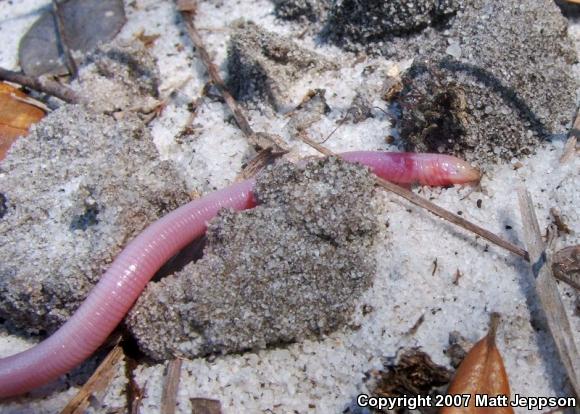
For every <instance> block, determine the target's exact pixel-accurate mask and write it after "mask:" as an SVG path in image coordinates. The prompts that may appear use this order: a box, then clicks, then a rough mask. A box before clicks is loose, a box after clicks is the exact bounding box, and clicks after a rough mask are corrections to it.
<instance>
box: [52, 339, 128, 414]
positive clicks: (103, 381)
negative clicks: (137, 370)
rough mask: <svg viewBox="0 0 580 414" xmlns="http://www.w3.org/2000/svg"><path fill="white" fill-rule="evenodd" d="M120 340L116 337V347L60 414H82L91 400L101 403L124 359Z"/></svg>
mask: <svg viewBox="0 0 580 414" xmlns="http://www.w3.org/2000/svg"><path fill="white" fill-rule="evenodd" d="M120 339H121V336H120V335H119V336H117V338H116V345H115V346H114V347H113V349H112V350H111V351H110V352H109V354H108V355H107V356H106V357H105V359H104V360H103V362H101V365H99V367H98V368H97V370H96V371H95V372H94V373H93V375H91V377H90V378H89V380H88V381H87V382H86V384H85V385H83V386H82V388H81V389H80V390H79V392H78V393H77V394H76V395H75V396H74V398H73V399H72V400H70V401H69V402H68V404H67V405H66V407H64V408H63V410H62V411H61V412H60V414H82V413H84V412H85V411H86V409H87V408H88V407H89V405H90V404H91V402H92V400H94V399H96V400H97V401H101V400H102V399H103V398H104V396H105V394H106V392H107V389H108V388H109V385H110V384H111V381H112V380H113V378H114V376H115V371H116V368H117V365H118V364H119V362H120V361H121V360H122V359H123V357H124V353H123V348H122V347H121V345H120V343H119V342H120Z"/></svg>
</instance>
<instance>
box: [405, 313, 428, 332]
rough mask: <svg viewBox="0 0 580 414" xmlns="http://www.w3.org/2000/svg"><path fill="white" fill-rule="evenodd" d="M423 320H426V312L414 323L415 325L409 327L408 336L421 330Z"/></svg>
mask: <svg viewBox="0 0 580 414" xmlns="http://www.w3.org/2000/svg"><path fill="white" fill-rule="evenodd" d="M423 322H425V314H422V315H421V316H419V319H417V320H416V321H415V323H414V324H413V326H411V327H410V328H409V330H408V331H407V332H405V335H406V336H413V335H415V334H416V333H417V331H418V330H419V328H420V327H421V325H423Z"/></svg>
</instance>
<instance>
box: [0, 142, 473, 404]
mask: <svg viewBox="0 0 580 414" xmlns="http://www.w3.org/2000/svg"><path fill="white" fill-rule="evenodd" d="M340 156H341V157H342V158H343V159H344V160H346V161H348V162H356V163H360V164H363V165H365V166H367V167H369V168H370V169H371V171H372V172H373V173H375V174H376V175H378V176H379V177H381V178H383V179H386V180H388V181H392V182H394V183H398V184H404V185H408V184H412V183H419V184H423V185H451V184H463V183H468V182H472V181H477V180H479V178H480V174H479V171H478V170H476V169H475V168H473V167H471V166H470V165H469V164H468V163H467V162H465V161H462V160H460V159H458V158H455V157H452V156H448V155H441V154H414V153H387V152H374V151H356V152H347V153H343V154H340ZM254 184H255V180H254V179H249V180H245V181H242V182H239V183H236V184H233V185H231V186H229V187H227V188H224V189H222V190H219V191H216V192H213V193H211V194H209V195H207V196H205V197H202V198H200V199H197V200H193V201H191V202H190V203H188V204H186V205H184V206H181V207H179V208H178V209H176V210H174V211H172V212H171V213H169V214H167V215H166V216H164V217H162V218H161V219H159V220H157V221H156V222H154V223H153V224H151V225H150V226H149V227H147V228H146V229H145V230H144V231H143V232H142V233H141V234H139V235H138V236H137V237H136V238H135V239H134V240H133V241H131V242H130V243H129V244H128V245H127V246H126V247H125V249H124V250H123V251H122V252H121V253H120V254H119V255H118V256H117V258H116V259H115V260H114V261H113V263H112V264H111V266H110V268H109V269H108V270H107V271H106V272H105V273H104V274H103V276H102V277H101V279H100V281H99V282H98V283H97V284H96V286H95V287H94V288H93V290H92V291H91V292H90V294H89V295H88V297H87V298H86V299H85V301H84V302H83V303H82V305H81V306H80V307H79V308H78V310H77V311H76V312H75V313H74V314H73V316H72V317H71V318H70V319H69V320H68V321H67V322H66V323H65V324H64V325H62V326H61V327H60V328H59V329H58V330H57V331H56V332H55V333H54V334H53V335H51V336H50V337H49V338H47V339H46V340H44V341H42V342H41V343H39V344H38V345H35V346H33V347H32V348H30V349H28V350H26V351H23V352H20V353H18V354H15V355H12V356H8V357H6V358H2V359H0V398H6V397H10V396H16V395H19V394H23V393H25V392H27V391H30V390H32V389H34V388H36V387H39V386H41V385H44V384H46V383H48V382H50V381H52V380H54V379H56V378H58V377H59V376H61V375H63V374H65V373H66V372H68V371H70V370H71V369H72V368H74V367H75V366H77V365H79V364H80V363H81V362H83V361H84V360H85V359H87V358H88V357H89V356H90V355H91V354H93V352H94V351H95V350H96V349H97V348H98V347H99V346H100V345H101V344H102V343H103V342H104V341H105V340H106V339H107V337H108V336H109V335H110V334H111V332H113V330H114V329H115V327H116V326H117V325H118V324H119V323H120V322H121V321H122V320H123V318H124V316H125V315H126V314H127V312H128V311H129V309H130V308H131V306H133V304H134V303H135V301H136V300H137V298H138V297H139V295H140V294H141V292H142V291H143V289H144V288H145V286H146V284H147V282H148V281H149V280H150V279H151V278H152V277H153V275H154V274H155V273H156V272H157V270H159V268H160V267H161V266H162V265H163V264H164V263H165V262H167V261H168V260H169V259H170V258H171V257H173V256H174V255H175V254H176V253H178V252H179V251H180V250H181V249H183V248H184V247H185V246H186V245H187V244H189V243H190V242H192V241H193V240H195V239H196V238H197V237H200V236H201V235H203V233H204V232H205V230H206V228H207V222H208V221H210V220H211V219H212V218H213V217H215V215H216V214H217V213H218V212H219V210H220V209H222V208H231V209H234V210H245V209H249V208H252V207H254V206H255V205H256V202H255V200H254V196H253V193H252V189H253V187H254Z"/></svg>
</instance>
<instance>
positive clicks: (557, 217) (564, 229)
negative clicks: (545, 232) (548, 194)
mask: <svg viewBox="0 0 580 414" xmlns="http://www.w3.org/2000/svg"><path fill="white" fill-rule="evenodd" d="M550 215H551V216H552V217H553V218H554V224H556V227H557V228H558V232H559V233H566V234H570V233H572V230H570V227H569V226H568V225H567V224H566V222H565V221H564V219H563V218H562V215H561V214H560V212H559V211H558V209H557V208H555V207H552V208H551V209H550Z"/></svg>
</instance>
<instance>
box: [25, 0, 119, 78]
mask: <svg viewBox="0 0 580 414" xmlns="http://www.w3.org/2000/svg"><path fill="white" fill-rule="evenodd" d="M59 9H60V14H61V16H62V20H63V26H64V27H63V34H64V38H65V39H66V40H67V45H68V47H69V48H70V49H71V50H74V51H81V52H89V51H91V50H94V49H95V48H96V47H97V46H98V45H99V44H103V43H108V42H110V41H111V40H112V39H113V38H114V37H115V36H116V35H117V33H119V31H120V30H121V28H122V27H123V26H124V25H125V21H126V18H125V8H124V4H123V1H121V0H66V1H59ZM18 59H19V61H20V67H21V68H22V71H23V72H24V73H25V74H27V75H28V76H40V75H43V74H52V75H65V74H67V73H68V69H67V68H66V65H65V64H64V59H63V48H62V45H61V42H60V36H59V32H58V29H57V24H56V19H55V18H54V14H53V11H52V10H47V11H46V12H45V13H43V14H42V15H41V16H40V17H39V18H38V20H37V21H36V22H35V23H34V24H33V25H32V27H31V28H30V29H29V30H28V32H26V34H25V35H24V36H23V37H22V39H21V40H20V46H19V49H18Z"/></svg>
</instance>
